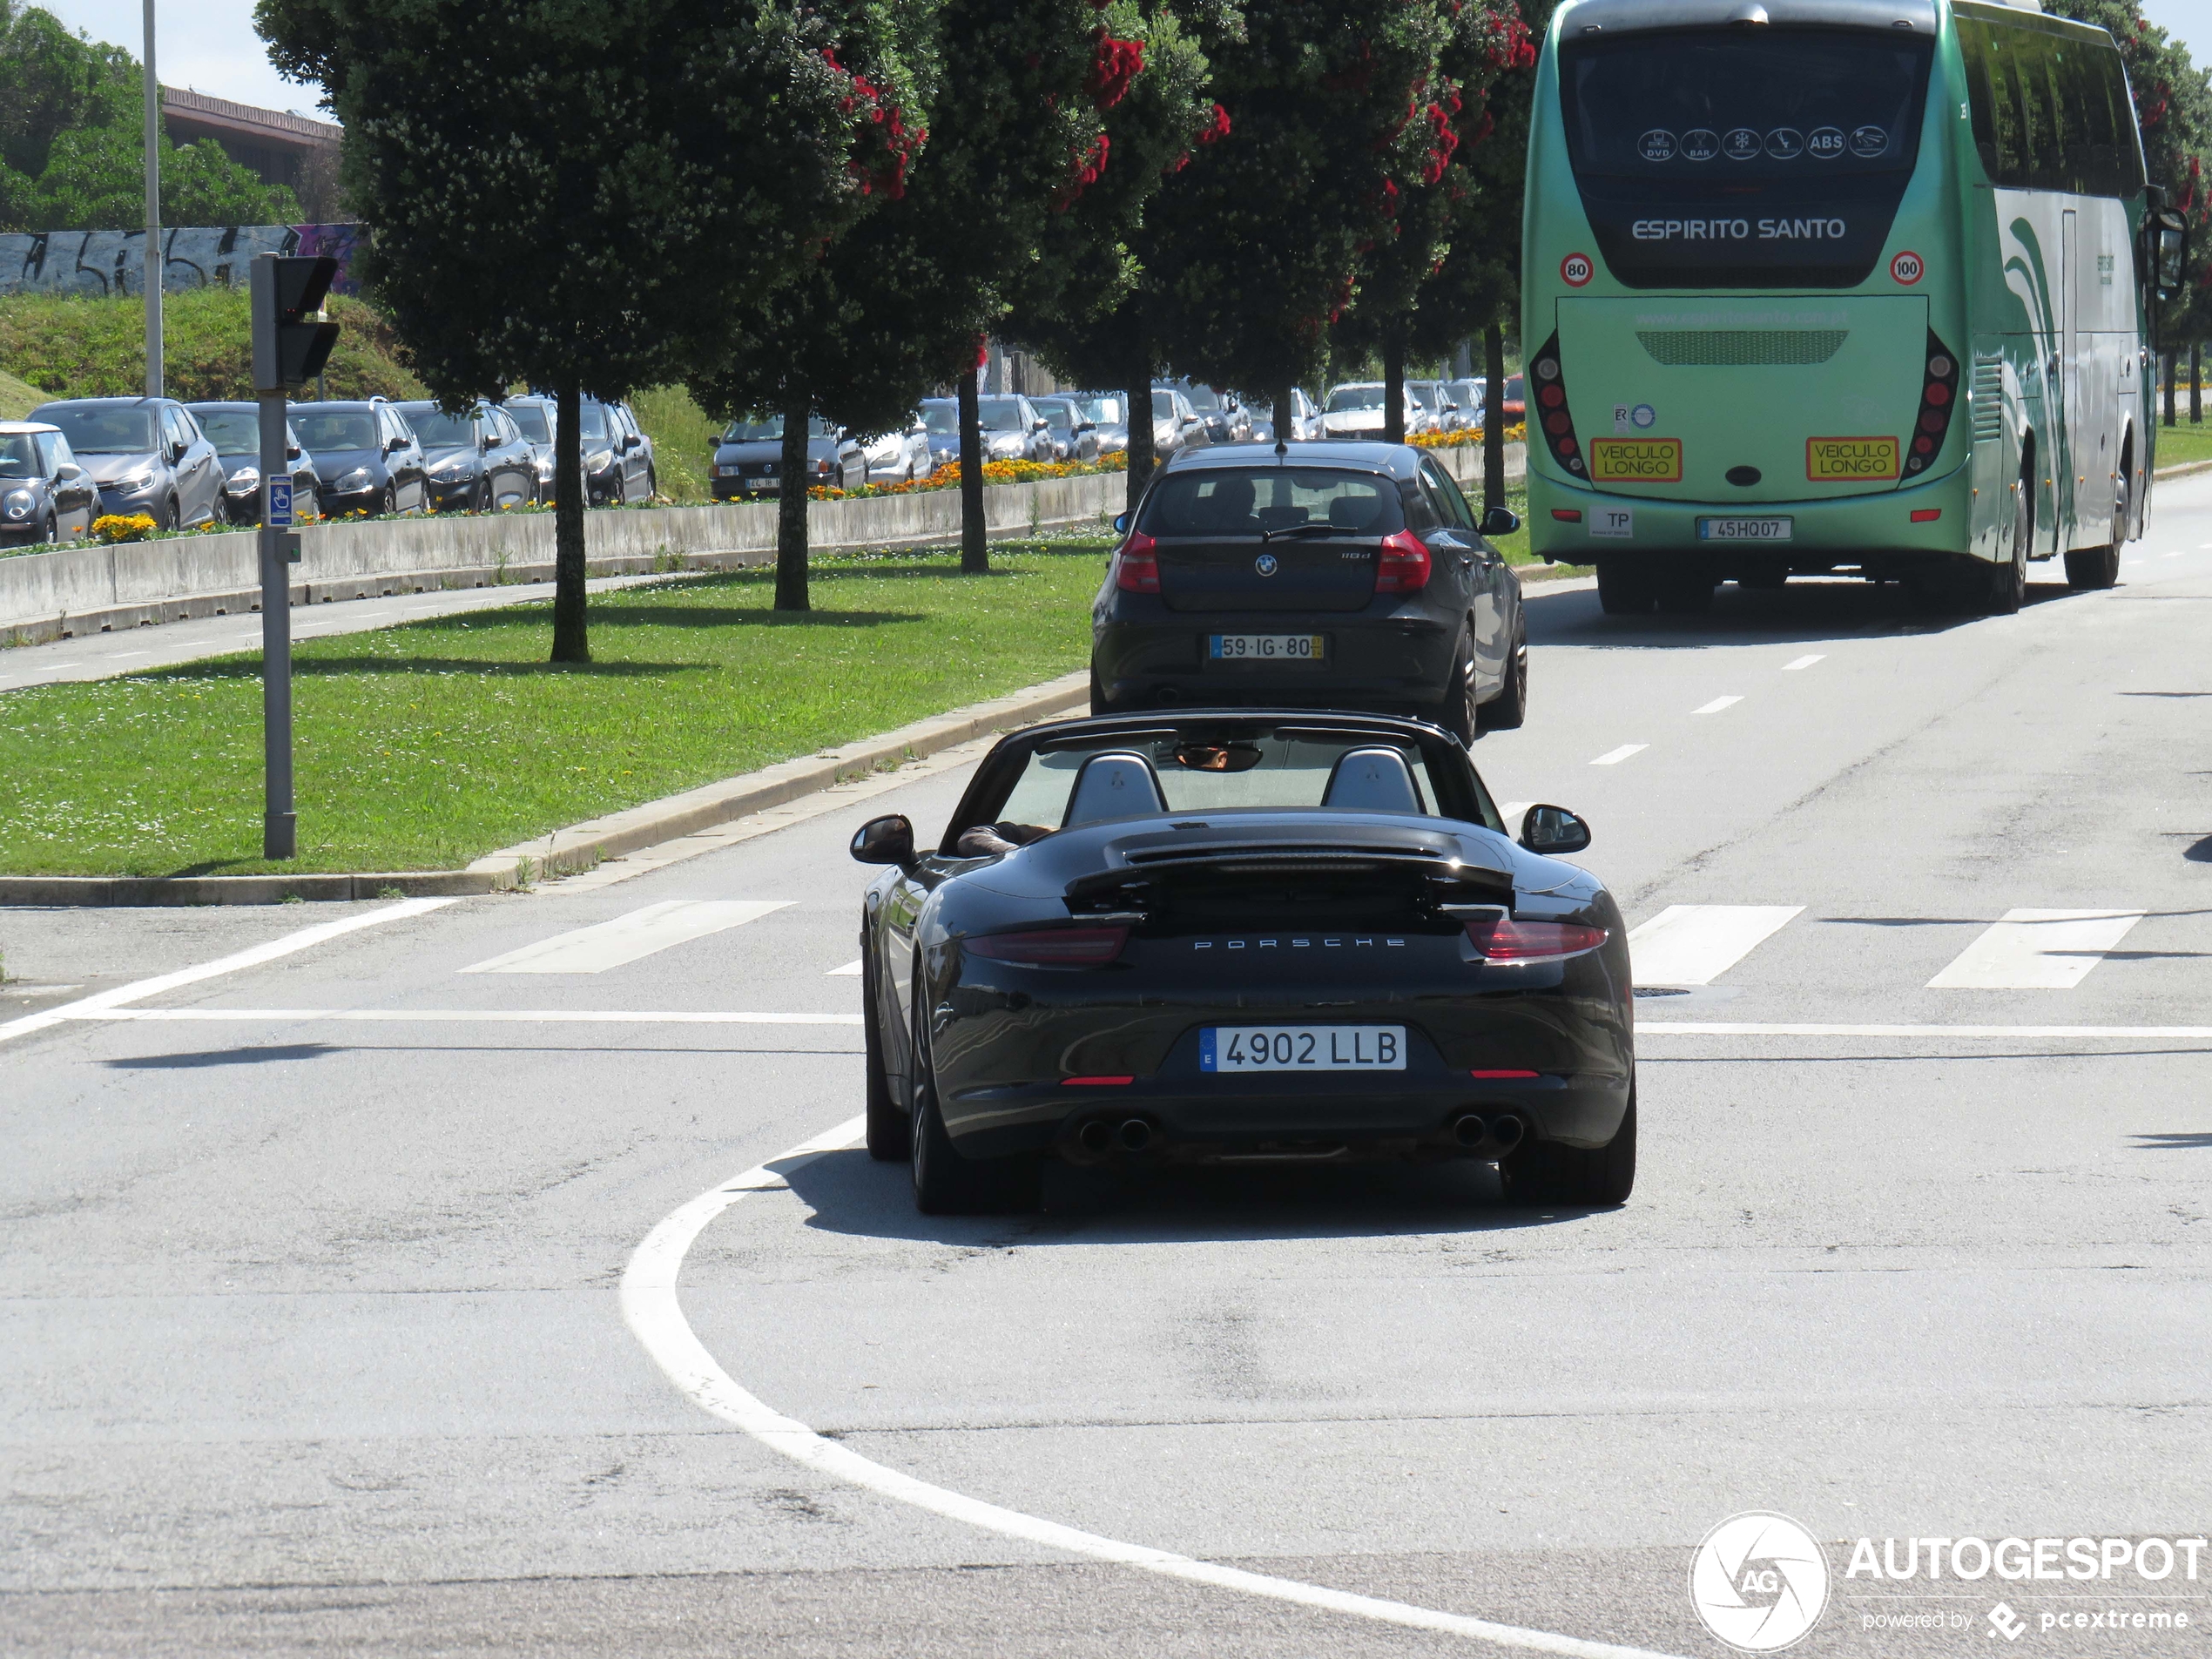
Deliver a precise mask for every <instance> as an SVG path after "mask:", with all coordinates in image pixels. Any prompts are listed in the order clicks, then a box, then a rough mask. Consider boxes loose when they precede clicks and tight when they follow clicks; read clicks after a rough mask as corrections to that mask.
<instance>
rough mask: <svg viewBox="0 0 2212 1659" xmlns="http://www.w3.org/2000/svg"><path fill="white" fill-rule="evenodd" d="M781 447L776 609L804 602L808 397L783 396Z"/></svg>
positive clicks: (809, 480) (808, 477) (801, 606)
mask: <svg viewBox="0 0 2212 1659" xmlns="http://www.w3.org/2000/svg"><path fill="white" fill-rule="evenodd" d="M784 401H786V403H787V404H789V405H790V406H791V407H789V408H786V409H785V411H784V449H783V454H782V455H781V456H779V462H780V464H779V467H778V469H777V471H778V476H777V479H776V609H777V610H806V609H808V608H809V607H808V605H807V603H806V499H807V497H806V488H807V486H808V485H809V484H810V483H812V482H813V475H812V472H811V470H810V469H809V468H808V467H807V464H806V461H807V455H806V414H807V408H806V405H807V400H806V398H805V397H804V396H802V395H787V396H786V398H785V400H784Z"/></svg>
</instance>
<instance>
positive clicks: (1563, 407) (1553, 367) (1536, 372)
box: [1527, 334, 1586, 478]
mask: <svg viewBox="0 0 2212 1659" xmlns="http://www.w3.org/2000/svg"><path fill="white" fill-rule="evenodd" d="M1528 374H1529V377H1530V383H1531V384H1532V385H1533V386H1534V388H1535V395H1534V396H1532V397H1531V398H1530V399H1529V400H1528V404H1529V408H1528V415H1527V418H1528V419H1531V420H1533V421H1535V422H1536V423H1537V424H1538V425H1539V426H1541V427H1542V428H1543V429H1544V442H1546V443H1547V444H1548V445H1549V446H1550V447H1551V452H1552V454H1553V455H1554V457H1556V458H1557V460H1558V462H1559V464H1560V465H1561V466H1562V467H1564V468H1566V469H1567V470H1568V471H1569V472H1571V473H1573V474H1574V475H1575V476H1576V477H1578V478H1580V477H1581V476H1583V475H1585V470H1586V469H1584V467H1583V465H1582V446H1581V444H1579V443H1577V442H1575V415H1574V412H1573V411H1572V410H1570V409H1569V408H1568V407H1567V377H1566V376H1565V375H1564V374H1561V372H1560V367H1559V336H1558V335H1557V334H1554V335H1553V336H1552V337H1551V338H1550V339H1549V340H1548V341H1545V342H1544V348H1543V349H1542V350H1541V351H1540V352H1538V353H1537V354H1536V358H1535V361H1534V362H1532V363H1530V364H1529V365H1528Z"/></svg>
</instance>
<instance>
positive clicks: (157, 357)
mask: <svg viewBox="0 0 2212 1659" xmlns="http://www.w3.org/2000/svg"><path fill="white" fill-rule="evenodd" d="M145 17H146V395H147V396H148V397H159V396H160V395H161V273H162V267H163V266H164V265H165V263H166V261H165V260H163V259H162V257H161V82H160V79H159V78H158V77H157V76H156V75H155V74H154V69H153V0H145Z"/></svg>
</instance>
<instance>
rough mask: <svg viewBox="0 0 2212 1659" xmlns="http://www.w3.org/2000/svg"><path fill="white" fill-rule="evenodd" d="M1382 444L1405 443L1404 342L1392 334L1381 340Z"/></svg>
mask: <svg viewBox="0 0 2212 1659" xmlns="http://www.w3.org/2000/svg"><path fill="white" fill-rule="evenodd" d="M1383 442H1385V443H1403V442H1406V342H1405V341H1404V340H1403V339H1401V338H1400V337H1399V335H1398V334H1396V333H1394V332H1393V333H1392V334H1388V335H1386V337H1385V338H1384V340H1383Z"/></svg>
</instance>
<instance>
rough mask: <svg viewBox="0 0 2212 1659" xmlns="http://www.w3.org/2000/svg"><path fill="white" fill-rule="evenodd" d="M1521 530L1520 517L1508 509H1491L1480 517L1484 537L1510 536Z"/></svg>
mask: <svg viewBox="0 0 2212 1659" xmlns="http://www.w3.org/2000/svg"><path fill="white" fill-rule="evenodd" d="M1520 528H1521V515H1520V514H1519V513H1516V512H1514V509H1512V508H1510V507H1493V508H1492V509H1490V510H1489V511H1488V512H1487V513H1485V514H1483V516H1482V533H1483V534H1484V535H1485V536H1510V535H1512V534H1513V533H1514V531H1515V530H1517V529H1520Z"/></svg>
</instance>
